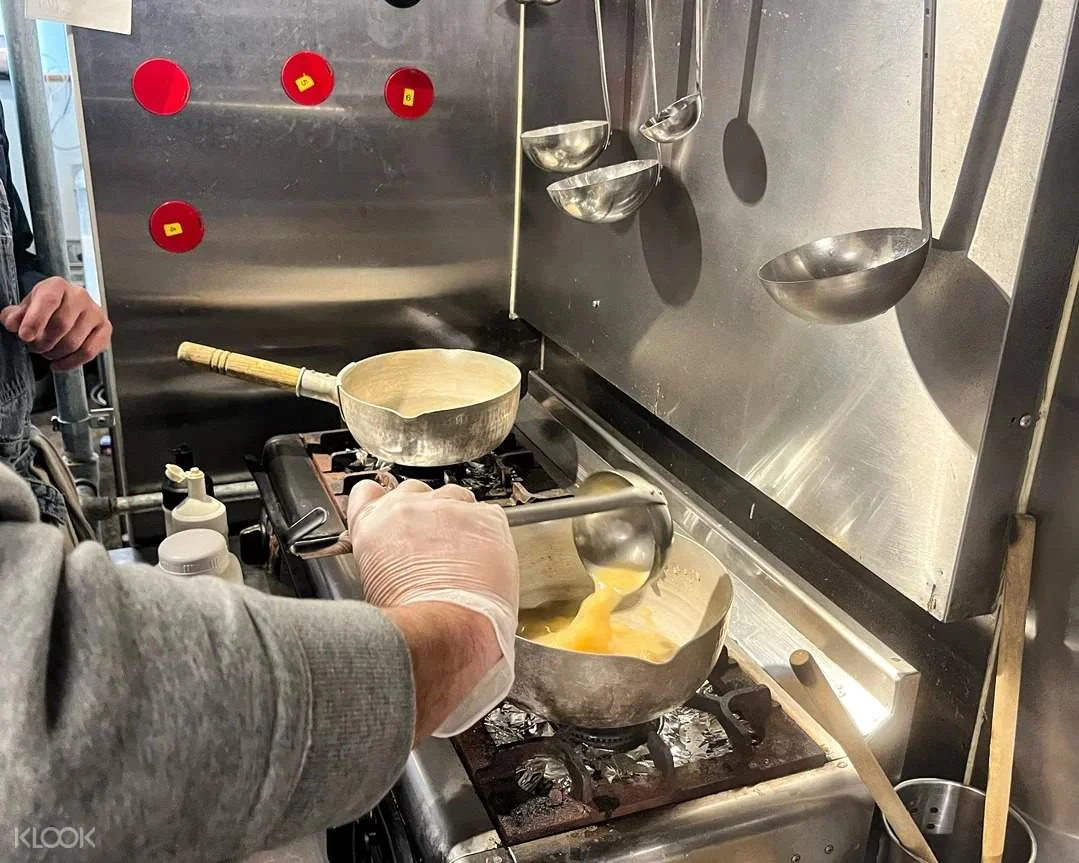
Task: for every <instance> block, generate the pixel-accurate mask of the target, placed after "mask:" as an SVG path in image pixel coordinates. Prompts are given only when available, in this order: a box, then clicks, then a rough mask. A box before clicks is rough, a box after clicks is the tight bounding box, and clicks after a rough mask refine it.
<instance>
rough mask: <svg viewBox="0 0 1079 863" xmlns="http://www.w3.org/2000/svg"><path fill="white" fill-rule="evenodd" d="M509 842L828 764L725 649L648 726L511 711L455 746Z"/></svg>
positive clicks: (509, 707) (500, 712) (490, 718)
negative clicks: (585, 723)
mask: <svg viewBox="0 0 1079 863" xmlns="http://www.w3.org/2000/svg"><path fill="white" fill-rule="evenodd" d="M453 742H454V745H455V747H456V748H457V751H458V753H459V754H460V756H461V760H462V761H463V762H464V764H465V766H466V768H467V770H468V772H469V774H470V776H471V777H472V781H473V784H474V785H475V787H476V789H477V791H478V792H479V795H480V798H481V799H482V800H483V802H484V804H485V805H486V806H487V809H488V812H489V813H490V815H491V817H492V818H493V819H494V821H495V823H496V824H497V825H498V828H499V831H500V832H501V833H502V834H503V837H504V838H505V839H506V841H507V842H509V843H510V844H514V843H518V842H528V841H531V840H533V839H538V838H540V837H542V836H548V835H551V834H553V833H559V832H563V831H566V830H574V829H577V828H580V827H586V826H588V825H591V824H598V823H601V822H603V821H605V820H608V819H610V818H614V817H619V816H622V815H629V814H631V813H633V812H640V811H644V810H648V809H654V808H657V807H661V806H666V805H668V804H670V803H677V802H679V801H682V800H690V799H693V798H696V797H700V796H702V795H705V794H713V793H716V792H719V791H726V790H729V789H733V788H740V787H744V786H747V785H753V784H755V783H757V782H761V781H764V780H766V779H774V778H777V777H779V776H786V775H789V774H791V773H796V772H799V771H801V770H805V769H809V768H812V767H817V766H819V765H821V764H823V763H824V762H825V760H826V759H825V755H824V752H823V751H822V750H821V749H820V747H819V746H817V744H816V743H815V742H814V741H813V740H811V739H810V738H809V737H808V736H807V735H806V734H805V732H804V731H802V729H801V728H799V727H798V725H797V724H796V723H795V722H794V721H793V720H792V719H791V718H790V717H789V716H788V715H787V714H786V713H785V712H784V711H783V709H782V708H781V707H779V706H778V705H777V704H775V703H774V702H773V701H772V698H771V691H770V690H769V689H768V687H767V686H762V685H760V684H758V683H757V682H756V681H755V680H753V679H752V678H751V677H750V676H749V675H748V674H746V673H745V672H744V671H742V669H741V667H740V666H739V665H738V663H737V662H734V661H733V660H732V659H731V658H730V656H729V655H728V654H727V652H726V651H724V652H723V654H722V655H721V657H720V660H719V662H717V664H716V667H715V670H714V671H713V672H712V674H711V675H710V676H709V679H708V681H707V682H706V683H704V684H703V685H702V686H701V688H700V690H699V691H698V692H697V693H696V694H695V695H694V696H693V697H692V698H691V699H690V700H689V701H688V702H686V704H685V705H684V706H683V707H680V708H677V709H676V710H672V711H671V712H669V713H666V714H664V715H663V716H661V717H660V718H659V719H658V720H655V721H653V722H650V723H645V724H643V725H635V726H630V727H628V728H615V729H588V728H576V727H572V726H554V725H552V724H551V723H548V722H546V721H544V720H543V719H541V718H540V717H538V716H535V715H533V714H530V713H528V712H527V711H525V710H522V709H521V708H519V707H516V706H515V705H513V704H510V703H509V702H506V703H503V704H502V705H500V706H499V707H497V708H495V710H494V711H492V712H491V713H490V714H488V715H487V716H486V717H485V718H484V720H483V721H482V722H480V723H479V724H478V725H476V726H474V727H473V728H471V729H469V730H468V731H466V732H465V733H464V734H462V735H460V736H459V737H457V738H455V739H454V741H453Z"/></svg>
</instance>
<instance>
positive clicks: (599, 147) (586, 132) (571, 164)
mask: <svg viewBox="0 0 1079 863" xmlns="http://www.w3.org/2000/svg"><path fill="white" fill-rule="evenodd" d="M518 2H521V0H518ZM527 2H532V0H527ZM539 2H541V3H542V5H546V6H550V5H553V4H552V3H551V2H543V0H539ZM554 2H558V0H554ZM599 4H600V0H594V5H595V13H596V53H597V54H598V55H599V80H600V86H601V88H602V90H603V113H604V117H605V118H606V119H604V120H579V121H577V122H575V123H563V124H561V125H558V126H545V127H544V128H542V129H532V130H530V131H528V132H522V133H521V149H522V150H524V154H525V155H526V156H528V159H529V161H530V162H532V164H533V165H535V166H536V167H537V168H540V169H541V170H544V171H550V172H552V173H558V174H570V173H573V172H575V171H580V170H581V169H582V168H584V167H586V166H587V165H590V164H591V163H592V162H594V161H595V160H596V157H597V156H599V154H600V153H602V152H603V151H604V150H606V149H607V147H608V145H609V144H610V143H611V129H612V125H611V97H610V93H609V92H608V90H607V55H606V51H605V50H604V46H603V13H602V12H601V11H600V5H599ZM522 26H523V25H522Z"/></svg>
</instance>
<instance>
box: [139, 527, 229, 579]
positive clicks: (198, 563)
mask: <svg viewBox="0 0 1079 863" xmlns="http://www.w3.org/2000/svg"><path fill="white" fill-rule="evenodd" d="M157 568H158V569H160V570H161V571H162V572H167V573H168V574H169V575H182V576H188V577H191V576H196V575H215V576H217V577H218V578H223V579H225V580H226V581H232V582H235V583H236V584H243V573H242V572H241V569H240V562H239V561H238V560H237V559H236V557H235V555H233V554H231V553H230V552H229V549H228V546H227V545H226V544H225V538H224V537H223V536H222V535H221V534H219V533H218V532H217V531H216V530H207V529H206V528H192V529H191V530H184V531H181V532H180V533H174V534H173V535H172V536H170V537H166V539H165V540H164V541H163V542H162V543H161V545H159V546H158V547H157Z"/></svg>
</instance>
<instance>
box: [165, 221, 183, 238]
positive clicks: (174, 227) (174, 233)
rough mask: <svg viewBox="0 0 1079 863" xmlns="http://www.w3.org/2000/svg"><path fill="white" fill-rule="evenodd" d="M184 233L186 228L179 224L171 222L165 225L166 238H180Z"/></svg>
mask: <svg viewBox="0 0 1079 863" xmlns="http://www.w3.org/2000/svg"><path fill="white" fill-rule="evenodd" d="M183 232H184V226H183V225H181V224H180V223H179V222H169V223H168V224H166V225H165V236H166V237H178V236H180V234H182V233H183Z"/></svg>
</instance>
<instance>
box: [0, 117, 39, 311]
mask: <svg viewBox="0 0 1079 863" xmlns="http://www.w3.org/2000/svg"><path fill="white" fill-rule="evenodd" d="M0 151H2V155H3V165H2V171H0V182H2V183H3V184H4V192H5V193H6V194H7V200H8V209H9V211H10V212H11V238H12V242H13V245H14V251H15V269H16V271H17V272H18V276H19V295H20V296H23V297H25V296H26V295H27V294H28V293H30V291H31V289H32V288H33V287H34V285H36V284H37V283H38V282H40V281H43V280H44V279H45V278H46V276H45V272H44V270H45V267H44V265H43V264H42V263H41V259H40V258H39V257H38V256H37V255H36V254H35V253H34V252H32V251H31V250H30V247H31V246H32V245H33V244H34V234H33V231H31V230H30V220H29V219H28V218H27V217H26V210H24V209H23V205H22V201H20V200H19V192H18V190H17V189H16V188H15V181H14V179H13V178H12V176H11V159H10V151H11V147H10V142H9V141H8V136H7V129H6V128H5V126H4V114H3V111H2V110H0Z"/></svg>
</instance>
